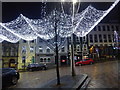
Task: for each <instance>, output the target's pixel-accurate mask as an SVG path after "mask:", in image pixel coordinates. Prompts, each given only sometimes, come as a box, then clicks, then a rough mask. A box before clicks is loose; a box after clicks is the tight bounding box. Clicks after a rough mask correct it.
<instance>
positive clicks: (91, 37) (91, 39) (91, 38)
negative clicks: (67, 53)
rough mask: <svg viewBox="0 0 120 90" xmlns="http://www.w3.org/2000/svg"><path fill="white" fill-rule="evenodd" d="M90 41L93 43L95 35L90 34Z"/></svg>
mask: <svg viewBox="0 0 120 90" xmlns="http://www.w3.org/2000/svg"><path fill="white" fill-rule="evenodd" d="M89 37H90V42H91V43H92V42H93V36H92V35H91V34H90V36H89Z"/></svg>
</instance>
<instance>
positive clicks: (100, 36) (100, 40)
mask: <svg viewBox="0 0 120 90" xmlns="http://www.w3.org/2000/svg"><path fill="white" fill-rule="evenodd" d="M99 42H102V35H101V34H99Z"/></svg>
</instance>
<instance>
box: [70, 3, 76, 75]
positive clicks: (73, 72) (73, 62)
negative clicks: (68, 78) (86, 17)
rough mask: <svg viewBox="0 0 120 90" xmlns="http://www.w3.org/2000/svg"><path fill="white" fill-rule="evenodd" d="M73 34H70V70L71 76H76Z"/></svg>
mask: <svg viewBox="0 0 120 90" xmlns="http://www.w3.org/2000/svg"><path fill="white" fill-rule="evenodd" d="M74 10H75V7H74V3H73V15H72V26H73V31H74V25H73V24H74ZM73 36H74V34H72V35H71V72H72V76H76V73H75V61H74V43H73V41H74V40H73Z"/></svg>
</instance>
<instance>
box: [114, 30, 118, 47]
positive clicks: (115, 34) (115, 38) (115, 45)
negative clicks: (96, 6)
mask: <svg viewBox="0 0 120 90" xmlns="http://www.w3.org/2000/svg"><path fill="white" fill-rule="evenodd" d="M118 46H119V35H118V33H117V32H116V31H114V49H118Z"/></svg>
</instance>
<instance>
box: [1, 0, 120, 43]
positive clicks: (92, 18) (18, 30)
mask: <svg viewBox="0 0 120 90" xmlns="http://www.w3.org/2000/svg"><path fill="white" fill-rule="evenodd" d="M119 1H120V0H116V1H115V2H114V3H113V4H112V6H110V8H109V9H108V10H105V11H102V10H97V9H95V8H94V7H92V6H88V7H87V8H86V9H85V10H83V11H82V12H81V13H76V14H74V19H73V16H72V15H68V14H65V13H60V12H58V11H57V15H56V18H58V19H59V22H58V23H57V31H58V35H59V36H60V37H70V36H71V35H72V34H73V33H74V34H75V35H77V36H78V37H84V36H86V35H87V34H88V33H89V32H90V31H91V30H92V29H93V28H94V27H95V26H96V25H97V24H98V23H99V22H100V21H101V20H102V19H103V18H104V17H105V16H106V15H107V14H108V13H109V12H110V11H111V10H112V9H113V8H114V7H115V6H116V4H117V3H118V2H119ZM75 2H77V1H73V3H74V4H75ZM53 12H54V11H52V12H51V13H50V14H49V15H48V16H46V17H44V18H43V19H29V18H27V17H25V16H23V15H22V14H21V15H20V16H19V17H18V18H17V19H15V20H13V21H11V22H8V23H0V42H2V41H4V40H6V41H8V42H12V43H15V42H18V41H19V40H20V39H24V40H27V41H31V40H34V39H37V37H40V38H42V39H44V40H49V39H52V38H54V36H55V32H54V22H55V20H54V13H53ZM73 27H74V32H73V31H72V30H73ZM5 33H7V34H5Z"/></svg>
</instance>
